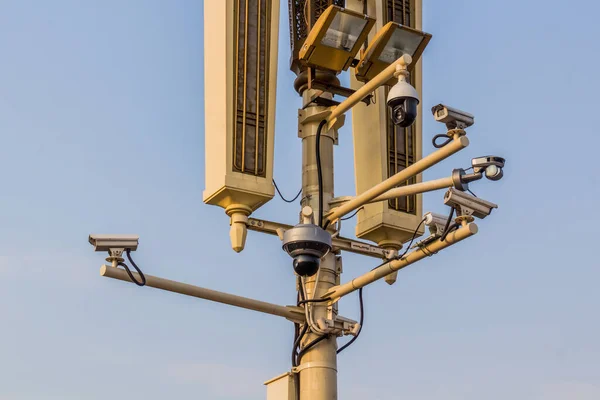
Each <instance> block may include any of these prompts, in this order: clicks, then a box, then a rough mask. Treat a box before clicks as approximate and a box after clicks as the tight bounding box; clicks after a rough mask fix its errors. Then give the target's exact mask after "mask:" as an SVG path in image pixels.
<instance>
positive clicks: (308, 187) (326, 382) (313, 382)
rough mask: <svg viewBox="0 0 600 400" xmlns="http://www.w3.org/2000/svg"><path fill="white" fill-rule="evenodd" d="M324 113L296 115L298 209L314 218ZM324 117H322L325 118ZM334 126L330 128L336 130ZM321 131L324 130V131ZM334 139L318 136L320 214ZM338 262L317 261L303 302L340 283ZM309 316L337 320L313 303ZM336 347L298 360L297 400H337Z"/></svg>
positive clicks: (325, 345)
mask: <svg viewBox="0 0 600 400" xmlns="http://www.w3.org/2000/svg"><path fill="white" fill-rule="evenodd" d="M312 92H313V91H312V90H306V91H305V92H304V93H303V94H302V95H303V97H304V100H306V99H307V98H309V96H311V95H312V94H313V93H312ZM324 111H326V109H325V108H324V107H320V106H310V107H308V108H306V109H305V110H303V111H300V112H299V113H298V119H299V129H298V136H299V137H300V138H301V139H302V195H303V201H302V206H310V207H311V208H312V209H313V211H314V215H318V213H319V202H318V192H319V187H318V181H317V163H316V157H315V145H316V133H317V127H318V125H319V123H320V121H321V120H322V119H323V118H322V117H321V115H324ZM325 115H326V114H325ZM339 120H340V119H338V122H337V124H333V125H332V126H336V127H339V126H340V121H339ZM324 130H325V129H324ZM335 137H337V135H336V134H335V132H333V130H332V129H328V130H327V132H322V135H321V165H322V177H323V207H324V212H327V211H328V209H329V201H330V200H331V199H332V198H333V192H334V187H333V183H334V180H333V145H334V142H335ZM340 272H341V258H339V257H338V256H336V255H335V254H334V253H331V252H330V253H329V254H328V255H326V256H325V257H324V258H323V259H322V260H321V266H320V272H319V274H318V275H319V281H318V283H317V282H316V275H315V276H313V277H310V278H308V279H307V280H306V292H305V293H306V296H307V298H313V297H320V296H321V295H323V294H324V293H325V292H327V291H328V290H330V289H331V288H332V287H333V286H335V285H338V284H339V282H340V280H339V279H340V278H339V274H340ZM312 315H313V318H314V319H315V320H318V319H319V318H325V319H329V317H330V316H333V317H334V318H335V317H336V316H337V304H336V305H333V306H328V305H327V304H325V303H316V304H314V305H313V307H312ZM317 337H318V335H317V334H315V333H309V334H307V335H306V336H305V339H304V340H303V341H302V346H305V345H306V344H307V343H309V342H310V341H312V340H314V339H316V338H317ZM336 350H337V343H336V338H335V337H334V336H330V337H329V338H328V339H326V340H323V341H322V342H320V343H319V344H317V345H316V346H315V347H313V348H311V349H310V350H308V351H307V352H306V354H305V355H304V356H303V357H302V359H301V360H300V365H301V366H302V365H304V364H307V363H310V364H308V366H306V365H304V366H305V367H306V368H302V369H300V370H299V372H298V374H299V378H300V399H298V400H337V354H336Z"/></svg>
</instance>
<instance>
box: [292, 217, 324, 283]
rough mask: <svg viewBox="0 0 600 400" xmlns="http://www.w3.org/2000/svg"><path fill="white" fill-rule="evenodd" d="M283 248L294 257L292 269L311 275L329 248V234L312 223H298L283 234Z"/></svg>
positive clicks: (314, 272)
mask: <svg viewBox="0 0 600 400" xmlns="http://www.w3.org/2000/svg"><path fill="white" fill-rule="evenodd" d="M283 249H284V250H285V251H286V252H287V253H288V254H289V255H290V256H292V257H293V258H294V263H293V266H294V271H295V272H296V273H297V274H298V275H300V276H313V275H314V274H316V273H317V271H318V270H319V265H320V264H321V258H322V257H324V256H325V255H326V254H327V253H328V252H329V250H331V235H330V234H329V233H328V232H327V231H325V230H324V229H322V228H320V227H318V226H317V225H314V224H300V225H296V226H295V227H293V228H292V229H289V230H287V231H285V233H284V234H283Z"/></svg>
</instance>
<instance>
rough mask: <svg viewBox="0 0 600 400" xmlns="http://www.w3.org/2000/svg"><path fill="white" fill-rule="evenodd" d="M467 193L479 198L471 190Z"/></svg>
mask: <svg viewBox="0 0 600 400" xmlns="http://www.w3.org/2000/svg"><path fill="white" fill-rule="evenodd" d="M467 192H469V193H471V194H472V195H473V196H475V197H477V195H476V194H475V193H473V192H471V189H467Z"/></svg>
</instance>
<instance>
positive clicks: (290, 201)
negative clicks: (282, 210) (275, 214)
mask: <svg viewBox="0 0 600 400" xmlns="http://www.w3.org/2000/svg"><path fill="white" fill-rule="evenodd" d="M273 186H275V190H277V193H278V194H279V197H281V200H283V201H285V202H286V203H293V202H294V201H296V199H297V198H298V197H299V196H300V195H301V194H302V188H301V189H300V191H299V192H298V194H297V195H296V197H294V198H293V199H292V200H288V199H286V198H285V197H283V195H282V194H281V192H280V191H279V187H278V186H277V183H275V179H273Z"/></svg>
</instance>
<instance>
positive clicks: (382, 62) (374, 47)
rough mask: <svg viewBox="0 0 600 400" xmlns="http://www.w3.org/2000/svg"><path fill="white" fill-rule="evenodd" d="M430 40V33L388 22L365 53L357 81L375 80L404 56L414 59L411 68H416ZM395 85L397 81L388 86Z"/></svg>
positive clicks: (358, 68)
mask: <svg viewBox="0 0 600 400" xmlns="http://www.w3.org/2000/svg"><path fill="white" fill-rule="evenodd" d="M429 40H431V34H429V33H425V32H422V31H419V30H417V29H413V28H409V27H408V26H404V25H400V24H398V23H396V22H388V23H387V24H386V25H385V26H384V27H383V28H381V30H380V31H379V32H377V35H375V38H374V39H373V42H371V44H370V45H369V47H368V48H367V50H366V51H365V52H364V53H363V55H362V57H361V59H360V61H359V62H358V65H357V67H356V79H358V80H359V81H361V82H367V81H369V80H371V79H373V77H375V76H376V75H377V74H378V73H380V72H381V71H383V70H384V69H385V68H386V67H387V66H388V65H390V64H391V63H393V62H394V61H396V60H397V59H398V58H400V57H401V56H402V55H404V54H408V55H409V56H411V57H412V59H413V62H412V64H411V68H414V66H415V65H416V63H417V61H418V60H419V57H421V54H423V50H425V47H426V46H427V44H428V43H429ZM395 83H396V80H395V79H390V81H389V83H388V84H389V85H393V84H395Z"/></svg>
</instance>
